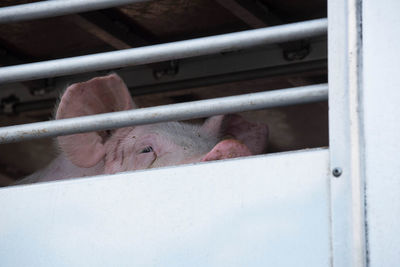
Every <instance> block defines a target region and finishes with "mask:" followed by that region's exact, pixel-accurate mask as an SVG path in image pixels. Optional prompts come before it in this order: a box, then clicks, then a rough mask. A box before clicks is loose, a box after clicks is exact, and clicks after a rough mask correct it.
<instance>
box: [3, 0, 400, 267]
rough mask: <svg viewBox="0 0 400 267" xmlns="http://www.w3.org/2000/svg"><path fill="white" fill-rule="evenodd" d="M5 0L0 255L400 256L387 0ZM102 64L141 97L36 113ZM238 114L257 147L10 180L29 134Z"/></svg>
mask: <svg viewBox="0 0 400 267" xmlns="http://www.w3.org/2000/svg"><path fill="white" fill-rule="evenodd" d="M11 2H12V1H3V3H1V6H2V7H1V8H0V23H1V25H0V33H1V35H0V45H1V49H2V50H1V51H2V59H0V64H1V65H2V67H1V68H0V99H1V118H2V124H1V125H2V126H3V127H1V128H0V143H1V146H0V148H1V149H0V151H1V152H0V155H1V159H0V178H1V182H2V184H3V185H9V186H5V187H2V188H0V203H1V205H0V218H1V219H0V265H1V266H398V264H399V262H400V231H399V226H398V218H400V195H399V193H400V180H399V179H400V178H399V173H400V164H398V163H397V161H398V158H399V153H398V151H399V150H400V145H399V142H398V136H399V134H398V133H399V131H400V128H399V127H400V126H399V123H398V120H397V118H398V116H399V115H400V107H399V105H398V104H397V102H398V99H399V97H400V93H399V91H398V88H400V82H399V79H397V78H396V76H397V75H398V73H399V71H398V69H399V67H400V66H399V62H400V55H399V53H398V52H396V51H397V49H398V47H400V37H399V34H398V33H399V29H400V17H399V16H398V15H397V13H398V12H397V10H400V2H398V1H395V0H382V1H371V0H370V1H367V0H329V1H328V2H327V3H326V2H325V1H319V0H313V1H302V2H301V3H300V1H289V0H285V1H273V0H265V1H238V0H216V1H211V0H210V1H206V0H196V1H172V0H160V1H138V0H118V1H117V0H91V1H89V0H65V1H64V0H58V1H54V0H53V1H14V2H17V3H14V5H11V4H12V3H11ZM326 8H327V12H326ZM285 14H286V15H287V17H286V16H285ZM71 25H72V26H71ZM89 35H90V36H89ZM88 36H89V37H88ZM57 49H58V50H57ZM24 56H25V57H24ZM21 58H22V60H21ZM35 61H37V62H35ZM110 71H114V72H117V73H118V74H119V75H120V76H121V77H122V78H123V79H124V80H125V82H126V84H127V87H128V88H129V90H130V92H131V94H132V95H133V98H134V99H137V101H138V102H139V103H140V104H141V106H144V107H145V108H141V109H134V110H127V111H121V112H118V113H105V114H100V115H92V116H86V117H76V118H69V119H62V120H48V121H41V120H43V114H47V115H46V116H48V114H49V109H51V108H52V106H54V105H55V102H56V98H57V97H58V95H59V94H60V92H61V91H62V90H63V88H65V87H66V86H68V85H69V84H71V83H75V82H80V81H84V80H88V79H89V78H92V77H95V76H101V75H104V74H106V73H109V72H110ZM226 88H227V89H226ZM165 99H167V101H165V102H162V101H163V100H165ZM135 101H136V100H135ZM178 102H179V103H178ZM40 110H45V112H44V113H40ZM260 110H262V111H260ZM250 111H255V112H256V113H246V112H250ZM238 112H242V113H243V112H244V113H243V114H250V115H248V116H249V118H250V119H253V120H258V121H260V120H261V121H265V120H266V121H267V123H268V124H269V129H270V139H271V140H270V149H269V152H268V153H266V154H263V155H255V156H249V157H242V158H235V159H227V160H221V161H212V162H202V163H197V164H186V165H181V166H169V167H163V168H155V169H148V170H138V171H133V172H121V173H117V174H112V175H99V176H94V177H81V178H79V177H76V178H77V179H68V180H61V181H52V182H44V183H35V184H24V185H10V184H11V183H13V182H14V178H15V179H17V178H21V177H18V175H15V176H13V175H12V174H11V172H10V171H9V170H10V168H11V167H9V166H19V168H20V169H17V170H22V169H23V168H24V167H26V166H28V165H29V164H31V163H32V162H33V161H34V160H36V158H41V157H44V158H45V159H44V160H43V161H46V160H49V159H51V158H53V157H54V154H52V153H50V152H48V151H47V150H41V149H42V146H40V147H39V145H41V144H49V142H51V141H46V142H47V143H41V142H44V141H43V139H42V138H48V139H47V140H49V138H53V137H56V136H61V135H69V134H77V133H84V132H90V131H100V130H108V129H115V128H119V127H128V126H134V125H143V124H152V123H159V122H165V121H176V120H192V121H196V120H198V119H201V118H205V117H209V116H212V115H219V114H230V113H238ZM257 112H261V113H257ZM28 113H29V116H28V117H23V116H24V114H28ZM252 114H256V115H252ZM257 114H258V115H259V117H257ZM260 114H261V115H260ZM263 115H265V116H266V117H265V116H263ZM254 116H255V117H254ZM256 117H257V118H256ZM282 121H284V122H285V123H282ZM289 122H290V123H289ZM11 124H17V125H11ZM304 129H306V130H304ZM29 140H31V141H29ZM50 140H51V139H50ZM293 140H295V141H293ZM16 142H17V143H16ZM14 143H15V144H14ZM18 144H19V146H18ZM28 144H29V145H28ZM287 144H289V145H287ZM31 146H32V147H34V148H35V149H34V150H29V149H28V147H31ZM21 147H22V150H23V152H24V153H25V154H21V153H19V152H18V151H19V150H21ZM25 148H26V149H25ZM25 150H26V151H25ZM21 155H24V156H21ZM38 165H40V164H38ZM29 166H30V165H29ZM36 167H37V166H36V165H35V166H34V167H32V168H31V169H29V170H30V171H34V170H35V168H36ZM7 168H8V169H7ZM7 170H8V173H7ZM20 173H21V174H22V173H23V174H25V173H24V172H23V171H20ZM20 176H21V175H20ZM56 178H57V177H55V179H56Z"/></svg>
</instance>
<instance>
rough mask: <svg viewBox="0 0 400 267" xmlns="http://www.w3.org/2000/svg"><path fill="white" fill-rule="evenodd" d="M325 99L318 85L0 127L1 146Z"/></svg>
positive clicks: (325, 91) (324, 87) (324, 88)
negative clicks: (2, 144) (23, 141)
mask: <svg viewBox="0 0 400 267" xmlns="http://www.w3.org/2000/svg"><path fill="white" fill-rule="evenodd" d="M327 98H328V85H327V84H318V85H310V86H302V87H295V88H289V89H280V90H274V91H268V92H261V93H253V94H245V95H239V96H229V97H223V98H215V99H209V100H200V101H193V102H187V103H181V104H172V105H165V106H158V107H151V108H141V109H134V110H128V111H119V112H112V113H104V114H98V115H92V116H84V117H78V118H70V119H63V120H55V121H46V122H37V123H30V124H23V125H16V126H8V127H2V128H0V143H10V142H16V141H22V140H28V139H36V138H44V137H54V136H59V135H68V134H75V133H83V132H90V131H100V130H106V129H114V128H120V127H127V126H134V125H141V124H152V123H158V122H165V121H172V120H187V119H194V118H203V117H208V116H212V115H217V114H228V113H235V112H243V111H249V110H257V109H263V108H271V107H277V106H287V105H294V104H304V103H310V102H318V101H323V100H327Z"/></svg>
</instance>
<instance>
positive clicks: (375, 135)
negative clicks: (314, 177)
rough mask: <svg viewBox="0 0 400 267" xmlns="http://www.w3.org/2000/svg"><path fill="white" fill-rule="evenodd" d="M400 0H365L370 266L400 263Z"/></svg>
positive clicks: (365, 99) (365, 89)
mask: <svg viewBox="0 0 400 267" xmlns="http://www.w3.org/2000/svg"><path fill="white" fill-rule="evenodd" d="M399 10H400V1H398V0H382V1H371V0H370V1H363V50H364V62H363V65H364V80H363V84H364V94H363V101H364V106H363V111H364V117H365V125H364V127H365V133H366V134H365V151H366V155H365V162H366V179H367V184H366V185H367V187H366V192H367V227H368V243H369V263H370V266H399V264H400V224H399V221H400V163H399V160H400V152H399V151H400V121H399V117H400V105H399V101H400V79H399V74H400V53H399V48H400V16H399V12H398V11H399Z"/></svg>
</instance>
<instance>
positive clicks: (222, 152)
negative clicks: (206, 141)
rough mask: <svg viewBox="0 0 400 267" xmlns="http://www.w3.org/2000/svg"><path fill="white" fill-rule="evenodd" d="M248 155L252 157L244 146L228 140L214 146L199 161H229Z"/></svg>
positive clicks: (238, 142) (236, 141)
mask: <svg viewBox="0 0 400 267" xmlns="http://www.w3.org/2000/svg"><path fill="white" fill-rule="evenodd" d="M250 155H252V153H251V152H250V150H249V149H248V148H247V146H246V145H245V144H243V143H241V142H240V141H238V140H234V139H228V140H224V141H221V142H219V143H218V144H216V145H215V147H214V148H213V149H212V150H211V151H210V152H208V153H207V155H205V156H204V157H203V158H202V160H201V161H211V160H220V159H231V158H237V157H244V156H250Z"/></svg>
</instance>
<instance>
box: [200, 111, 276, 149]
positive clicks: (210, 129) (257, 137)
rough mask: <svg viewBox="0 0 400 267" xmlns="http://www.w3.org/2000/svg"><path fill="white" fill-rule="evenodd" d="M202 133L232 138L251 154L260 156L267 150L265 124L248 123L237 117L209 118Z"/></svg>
mask: <svg viewBox="0 0 400 267" xmlns="http://www.w3.org/2000/svg"><path fill="white" fill-rule="evenodd" d="M202 131H204V132H206V133H208V134H210V135H213V136H220V137H229V136H232V137H234V138H235V139H237V140H239V141H240V142H242V143H243V144H245V145H246V146H247V147H248V148H249V150H250V151H251V153H252V154H261V153H263V152H265V150H266V148H267V143H268V134H269V131H268V126H267V125H266V124H261V123H251V122H248V121H246V120H245V119H243V117H242V116H239V115H218V116H213V117H210V118H209V119H207V120H206V121H205V123H204V124H203V126H202Z"/></svg>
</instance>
